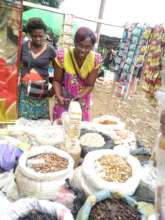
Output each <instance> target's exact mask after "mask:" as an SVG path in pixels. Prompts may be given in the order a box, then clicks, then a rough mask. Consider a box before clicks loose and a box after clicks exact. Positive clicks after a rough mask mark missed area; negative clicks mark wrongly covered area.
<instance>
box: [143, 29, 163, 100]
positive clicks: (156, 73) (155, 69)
mask: <svg viewBox="0 0 165 220" xmlns="http://www.w3.org/2000/svg"><path fill="white" fill-rule="evenodd" d="M163 41H164V28H163V26H162V25H156V26H155V27H154V28H153V30H152V33H151V37H150V40H149V44H148V53H147V56H146V59H145V63H144V68H143V76H144V80H143V85H142V88H143V90H144V91H145V92H147V93H148V94H149V96H150V97H153V95H154V93H155V91H157V90H158V89H159V87H160V85H161V63H162V52H163Z"/></svg>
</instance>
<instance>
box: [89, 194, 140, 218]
mask: <svg viewBox="0 0 165 220" xmlns="http://www.w3.org/2000/svg"><path fill="white" fill-rule="evenodd" d="M140 219H141V214H140V213H139V212H138V211H137V210H136V209H135V208H133V207H131V206H129V205H127V204H126V203H125V202H124V201H122V200H118V199H115V198H113V199H105V200H103V201H101V202H98V203H97V204H96V205H95V206H94V207H93V208H92V210H91V213H90V216H89V220H140Z"/></svg>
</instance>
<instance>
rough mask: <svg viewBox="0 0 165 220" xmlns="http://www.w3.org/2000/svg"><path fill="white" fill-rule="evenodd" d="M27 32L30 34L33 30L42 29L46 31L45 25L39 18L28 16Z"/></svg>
mask: <svg viewBox="0 0 165 220" xmlns="http://www.w3.org/2000/svg"><path fill="white" fill-rule="evenodd" d="M26 27H27V32H28V33H29V34H30V33H31V32H32V31H33V30H37V29H40V30H44V32H46V31H47V26H46V25H45V23H44V22H43V20H42V19H41V18H30V19H29V20H28V23H27V26H26Z"/></svg>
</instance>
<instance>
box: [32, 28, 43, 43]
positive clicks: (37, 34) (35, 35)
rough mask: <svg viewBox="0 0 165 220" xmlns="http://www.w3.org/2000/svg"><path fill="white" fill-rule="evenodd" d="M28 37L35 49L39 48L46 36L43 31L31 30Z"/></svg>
mask: <svg viewBox="0 0 165 220" xmlns="http://www.w3.org/2000/svg"><path fill="white" fill-rule="evenodd" d="M30 36H31V39H32V43H33V45H34V46H36V47H40V46H41V45H42V44H43V42H44V41H45V38H46V35H45V32H44V30H43V29H36V30H33V31H32V32H31V34H30Z"/></svg>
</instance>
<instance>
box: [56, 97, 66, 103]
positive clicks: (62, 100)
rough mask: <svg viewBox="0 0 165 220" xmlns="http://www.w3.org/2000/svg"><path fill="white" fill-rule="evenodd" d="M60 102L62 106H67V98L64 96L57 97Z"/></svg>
mask: <svg viewBox="0 0 165 220" xmlns="http://www.w3.org/2000/svg"><path fill="white" fill-rule="evenodd" d="M57 99H58V102H59V103H60V105H64V104H65V98H64V97H63V96H57Z"/></svg>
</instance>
